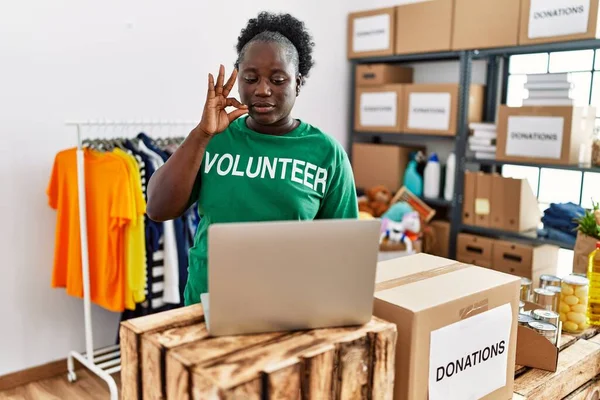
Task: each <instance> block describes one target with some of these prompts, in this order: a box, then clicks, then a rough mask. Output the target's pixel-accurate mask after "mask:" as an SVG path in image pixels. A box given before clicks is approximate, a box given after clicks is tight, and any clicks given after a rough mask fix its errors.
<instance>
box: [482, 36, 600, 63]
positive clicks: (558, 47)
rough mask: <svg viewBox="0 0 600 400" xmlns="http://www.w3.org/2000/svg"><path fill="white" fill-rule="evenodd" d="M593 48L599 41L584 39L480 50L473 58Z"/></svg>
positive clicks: (599, 46)
mask: <svg viewBox="0 0 600 400" xmlns="http://www.w3.org/2000/svg"><path fill="white" fill-rule="evenodd" d="M594 48H600V40H598V39H586V40H575V41H568V42H553V43H540V44H531V45H521V46H511V47H498V48H493V49H481V50H474V52H473V58H475V59H477V58H485V57H488V56H509V55H513V54H527V53H546V52H552V51H570V50H587V49H594Z"/></svg>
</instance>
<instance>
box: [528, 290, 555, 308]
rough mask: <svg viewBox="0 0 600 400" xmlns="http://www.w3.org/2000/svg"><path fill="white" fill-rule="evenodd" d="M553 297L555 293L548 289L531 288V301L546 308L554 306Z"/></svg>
mask: <svg viewBox="0 0 600 400" xmlns="http://www.w3.org/2000/svg"><path fill="white" fill-rule="evenodd" d="M555 298H556V295H555V293H554V292H551V291H550V290H548V289H542V288H536V289H533V302H534V303H536V304H538V305H539V306H541V307H542V308H544V309H546V310H552V309H553V308H554V302H555V301H556V300H555Z"/></svg>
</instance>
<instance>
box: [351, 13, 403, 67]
mask: <svg viewBox="0 0 600 400" xmlns="http://www.w3.org/2000/svg"><path fill="white" fill-rule="evenodd" d="M395 31H396V11H395V9H394V8H393V7H389V8H379V9H376V10H367V11H360V12H354V13H350V14H349V15H348V51H347V54H348V58H349V59H352V58H360V57H374V56H389V55H392V54H394V48H395V47H394V45H395V39H396V36H395V34H394V33H395Z"/></svg>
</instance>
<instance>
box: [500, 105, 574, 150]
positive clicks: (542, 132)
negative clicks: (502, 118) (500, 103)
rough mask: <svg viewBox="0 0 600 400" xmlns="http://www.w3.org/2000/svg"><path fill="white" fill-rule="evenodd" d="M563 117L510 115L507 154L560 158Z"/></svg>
mask: <svg viewBox="0 0 600 400" xmlns="http://www.w3.org/2000/svg"><path fill="white" fill-rule="evenodd" d="M564 123H565V119H564V118H563V117H521V116H511V117H508V134H507V137H506V155H507V156H518V157H540V158H554V159H560V153H561V150H562V143H563V126H564Z"/></svg>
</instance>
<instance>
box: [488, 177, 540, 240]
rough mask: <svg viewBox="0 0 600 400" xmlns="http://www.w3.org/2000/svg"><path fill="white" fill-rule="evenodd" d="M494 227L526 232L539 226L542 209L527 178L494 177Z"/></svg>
mask: <svg viewBox="0 0 600 400" xmlns="http://www.w3.org/2000/svg"><path fill="white" fill-rule="evenodd" d="M492 185H493V186H492V197H493V199H492V228H496V229H501V230H505V231H510V232H524V231H530V230H533V229H536V228H538V225H539V223H540V220H541V214H542V213H541V211H540V208H539V206H538V201H537V197H535V194H534V193H533V189H532V188H531V186H530V185H529V181H528V180H527V179H514V178H504V177H492Z"/></svg>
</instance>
